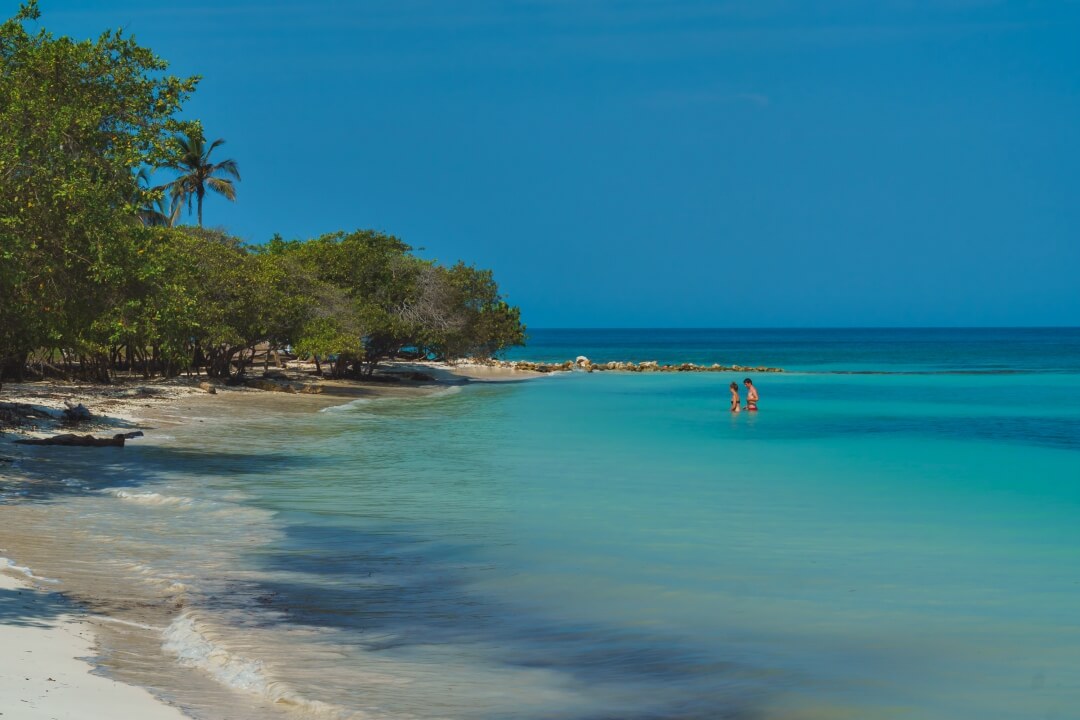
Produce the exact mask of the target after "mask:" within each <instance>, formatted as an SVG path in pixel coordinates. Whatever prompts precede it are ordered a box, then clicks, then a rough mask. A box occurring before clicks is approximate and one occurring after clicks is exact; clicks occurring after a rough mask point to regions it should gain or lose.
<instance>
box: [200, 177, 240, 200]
mask: <svg viewBox="0 0 1080 720" xmlns="http://www.w3.org/2000/svg"><path fill="white" fill-rule="evenodd" d="M206 184H207V186H208V187H209V188H210V189H211V190H213V191H214V192H216V193H218V194H219V195H221V196H222V197H224V198H225V199H226V200H235V199H236V187H235V186H234V185H233V183H232V180H225V179H223V178H210V179H208V180H207V181H206Z"/></svg>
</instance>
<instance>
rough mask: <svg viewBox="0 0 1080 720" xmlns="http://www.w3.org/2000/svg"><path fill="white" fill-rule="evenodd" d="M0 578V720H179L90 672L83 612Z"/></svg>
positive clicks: (8, 573) (90, 645)
mask: <svg viewBox="0 0 1080 720" xmlns="http://www.w3.org/2000/svg"><path fill="white" fill-rule="evenodd" d="M12 573H15V574H19V573H20V570H19V568H18V567H17V566H16V567H12V566H10V565H7V566H5V568H4V572H3V574H0V598H2V599H3V600H2V608H3V609H2V611H0V612H2V617H0V708H3V710H2V711H0V712H3V716H4V717H10V718H26V719H27V720H37V719H39V718H40V719H41V720H46V719H51V718H64V719H70V720H111V719H112V718H119V717H130V718H145V720H179V718H182V717H185V716H184V715H183V713H181V712H180V711H179V710H177V709H176V708H174V707H170V706H168V705H165V704H163V703H162V702H160V701H159V700H157V699H155V698H154V697H153V696H152V695H150V693H148V692H147V691H145V690H143V689H142V688H136V687H133V686H131V685H125V684H123V683H118V682H116V681H115V680H110V679H108V678H106V677H102V676H100V675H94V674H91V669H92V665H91V664H90V662H88V661H87V660H84V659H82V658H90V657H93V655H94V634H93V631H92V629H91V627H90V626H89V625H88V623H87V622H86V619H85V616H86V613H85V611H83V610H79V609H78V608H76V607H72V606H71V605H70V604H68V603H67V602H65V601H64V600H63V599H62V598H59V597H57V596H56V595H54V594H52V593H50V592H49V591H47V590H45V589H43V588H42V586H40V585H38V584H37V583H36V582H35V581H34V580H32V579H30V578H26V579H23V580H20V579H18V578H17V577H16V576H15V575H13V574H12Z"/></svg>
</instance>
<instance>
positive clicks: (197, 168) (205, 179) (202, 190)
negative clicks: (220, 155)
mask: <svg viewBox="0 0 1080 720" xmlns="http://www.w3.org/2000/svg"><path fill="white" fill-rule="evenodd" d="M224 144H225V141H224V140H222V139H220V138H218V139H217V140H215V141H214V142H212V143H210V146H209V147H207V146H206V141H205V140H204V138H203V136H202V134H201V133H195V134H185V135H177V136H176V137H175V138H174V150H175V156H174V157H173V158H171V159H170V160H169V161H168V162H166V163H165V165H164V167H167V168H170V169H172V170H176V171H177V172H179V173H180V176H179V177H177V178H176V179H175V180H173V181H172V182H171V183H169V191H170V193H171V195H172V198H173V202H174V203H176V204H177V205H182V204H185V203H186V204H187V206H188V213H189V214H190V213H191V203H192V201H193V200H194V201H195V202H196V204H197V205H198V211H199V227H202V224H203V212H202V209H203V198H204V197H206V190H207V189H208V188H209V189H210V190H213V191H214V192H216V193H218V194H219V195H221V196H222V197H224V198H225V199H226V200H235V199H236V186H235V185H234V184H233V181H232V180H230V179H229V178H230V177H231V178H234V179H236V180H239V179H240V168H239V166H237V164H236V161H235V160H222V161H221V162H219V163H214V162H210V154H211V153H212V152H214V150H215V148H218V147H220V146H221V145H224ZM225 176H228V177H225Z"/></svg>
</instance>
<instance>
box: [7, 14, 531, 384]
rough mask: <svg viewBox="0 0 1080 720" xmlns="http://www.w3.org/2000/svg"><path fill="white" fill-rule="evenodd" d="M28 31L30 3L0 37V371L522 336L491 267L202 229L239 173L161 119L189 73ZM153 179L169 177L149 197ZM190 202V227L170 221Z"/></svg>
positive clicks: (340, 242)
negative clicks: (193, 211)
mask: <svg viewBox="0 0 1080 720" xmlns="http://www.w3.org/2000/svg"><path fill="white" fill-rule="evenodd" d="M37 18H38V10H37V4H36V2H27V3H25V4H24V5H23V6H22V7H21V8H20V10H19V12H18V13H17V14H16V15H15V16H14V17H13V18H11V19H10V20H7V21H6V22H4V23H3V25H0V377H3V376H7V377H13V376H22V375H23V374H25V373H26V372H27V371H29V372H32V373H48V372H59V373H63V374H67V375H76V374H77V375H81V376H83V377H90V378H94V379H97V380H102V381H106V380H108V379H109V378H110V377H111V375H112V373H114V372H115V371H116V370H127V371H129V372H130V371H138V372H142V373H144V374H147V375H149V374H153V373H162V374H166V375H171V374H178V373H182V372H190V371H193V370H194V371H206V372H207V373H209V374H211V375H214V376H228V375H230V374H235V373H243V372H244V369H245V363H247V362H250V358H251V357H253V355H254V351H253V348H254V347H255V346H256V345H257V344H261V343H267V344H268V345H269V347H270V348H283V347H287V346H288V347H291V348H292V349H293V350H294V352H297V353H300V354H302V355H306V356H309V357H312V358H314V359H315V360H316V361H317V362H320V363H321V366H322V367H324V368H327V369H328V370H329V372H331V373H332V374H334V375H337V376H341V375H345V374H348V373H370V372H371V371H372V370H373V368H374V367H375V365H376V363H378V362H379V361H380V360H383V359H386V358H388V357H392V356H394V355H396V354H398V353H401V352H403V351H408V352H411V353H415V354H417V355H420V356H427V357H433V358H454V357H463V356H474V355H476V356H483V355H490V354H492V353H495V352H497V351H498V350H499V349H501V348H503V347H507V346H509V345H514V344H520V343H521V342H522V341H523V338H524V328H523V326H522V325H521V322H520V313H519V311H518V309H517V308H515V307H511V306H509V305H508V304H507V303H506V302H504V301H503V299H502V297H501V296H500V293H499V289H498V286H497V285H496V283H495V281H494V279H493V277H492V274H491V273H490V272H489V271H486V270H479V269H476V268H473V267H471V266H468V265H464V264H460V263H459V264H457V265H454V266H452V267H445V266H441V265H439V264H437V263H434V262H431V261H427V260H423V259H421V258H418V257H416V256H415V255H413V254H412V252H411V248H410V247H409V246H408V245H406V244H405V243H404V242H402V241H401V240H399V239H398V238H395V237H392V236H389V235H385V234H383V233H379V232H373V231H367V230H364V231H358V232H351V233H346V232H339V233H333V234H329V235H324V236H322V237H319V238H315V239H312V240H307V241H299V240H294V241H286V240H283V239H281V238H274V239H272V240H271V241H269V242H268V243H266V244H265V245H254V246H245V245H244V244H242V243H241V242H239V241H238V240H237V239H235V238H233V237H231V236H229V235H228V234H227V233H225V232H222V231H217V230H204V229H202V227H201V225H202V199H203V196H204V194H205V192H206V190H211V191H213V192H217V193H220V194H222V195H224V196H225V197H227V198H229V199H233V198H234V197H235V195H236V189H235V186H234V184H233V180H239V179H240V175H239V170H238V168H237V165H236V163H235V161H232V160H224V161H221V162H217V163H212V162H210V158H209V155H210V152H211V151H212V150H213V149H214V148H215V147H217V146H218V145H220V141H215V142H214V143H206V142H205V140H204V136H203V132H202V128H201V126H200V124H199V123H198V122H194V121H184V120H180V119H179V118H178V114H179V112H180V110H181V109H182V106H183V103H184V102H185V100H186V99H187V98H188V97H189V96H190V95H191V93H193V92H194V90H195V87H196V85H197V82H198V78H195V77H192V78H179V77H174V76H171V75H168V74H167V73H166V70H167V64H166V63H165V62H164V61H163V60H161V59H160V58H158V57H156V56H155V55H154V54H153V53H152V52H151V51H150V50H148V49H146V48H143V47H140V46H139V45H138V44H137V43H135V42H134V40H133V39H131V38H129V37H126V36H124V35H123V34H122V33H119V32H106V33H105V34H103V35H101V36H100V37H99V38H98V39H96V40H87V41H74V40H71V39H70V38H66V37H60V38H57V37H54V36H53V35H52V34H50V33H48V32H47V31H45V30H39V31H36V32H31V31H30V30H29V29H28V25H30V23H31V22H32V21H35V20H36V19H37ZM161 168H165V169H171V171H173V172H175V173H176V177H175V178H174V179H173V180H172V181H171V182H169V183H165V184H162V185H160V186H157V187H151V186H150V183H149V182H148V181H147V178H148V177H149V173H150V172H153V171H155V170H157V169H161ZM168 171H169V170H166V172H168ZM192 203H195V204H196V206H197V208H198V218H199V226H198V227H194V226H184V227H174V226H173V225H174V223H175V222H176V220H177V218H178V217H179V213H180V211H181V210H182V206H183V205H184V204H187V205H188V207H189V213H190V206H191V204H192ZM327 366H328V367H327Z"/></svg>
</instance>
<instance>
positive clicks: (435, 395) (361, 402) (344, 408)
mask: <svg viewBox="0 0 1080 720" xmlns="http://www.w3.org/2000/svg"><path fill="white" fill-rule="evenodd" d="M461 387H462V386H461V385H451V386H449V387H445V388H442V389H441V390H436V391H434V392H432V393H428V394H427V395H424V396H422V397H418V398H408V400H409V402H417V401H423V400H438V399H439V398H444V397H449V396H450V395H457V394H458V393H459V392H461ZM401 399H402V398H400V397H394V396H389V397H372V398H356V399H355V400H350V401H349V402H347V403H343V404H341V405H331V406H330V407H325V408H323V409H322V410H320V411H319V412H321V413H339V412H349V411H350V410H353V409H355V408H359V407H363V406H365V405H372V404H375V403H384V402H394V401H398V400H401Z"/></svg>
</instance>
